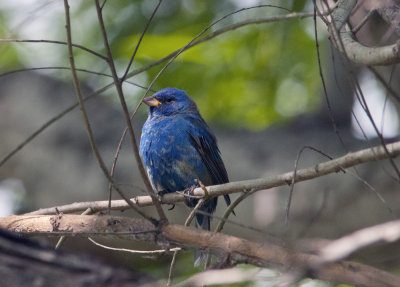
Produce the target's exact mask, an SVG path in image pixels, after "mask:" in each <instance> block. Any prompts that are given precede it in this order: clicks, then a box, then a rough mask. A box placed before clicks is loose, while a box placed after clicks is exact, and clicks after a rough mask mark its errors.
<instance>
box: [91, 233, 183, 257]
mask: <svg viewBox="0 0 400 287" xmlns="http://www.w3.org/2000/svg"><path fill="white" fill-rule="evenodd" d="M88 239H89V241H90V242H92V243H93V244H95V245H97V246H99V247H101V248H104V249H108V250H112V251H121V252H127V253H134V254H143V255H153V254H165V253H167V252H170V251H174V252H176V251H179V250H181V248H180V247H175V248H171V249H168V250H167V249H158V250H134V249H127V248H115V247H111V246H107V245H104V244H101V243H99V242H97V241H96V240H94V239H93V238H90V237H88Z"/></svg>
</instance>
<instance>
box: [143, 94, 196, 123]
mask: <svg viewBox="0 0 400 287" xmlns="http://www.w3.org/2000/svg"><path fill="white" fill-rule="evenodd" d="M143 102H144V103H145V104H146V105H148V106H149V107H150V116H151V117H153V116H171V115H175V114H178V113H191V112H194V113H196V112H198V110H197V106H196V103H195V102H194V101H193V100H192V99H191V98H190V97H189V96H188V95H187V94H186V92H185V91H183V90H179V89H177V88H166V89H162V90H159V91H158V92H157V93H155V94H154V95H153V96H152V97H147V98H144V99H143Z"/></svg>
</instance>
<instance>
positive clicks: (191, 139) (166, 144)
mask: <svg viewBox="0 0 400 287" xmlns="http://www.w3.org/2000/svg"><path fill="white" fill-rule="evenodd" d="M143 102H144V103H145V104H147V105H148V106H149V107H150V108H149V115H148V118H147V121H146V122H145V124H144V125H143V129H142V136H141V139H140V156H141V158H142V161H143V164H144V167H145V169H146V171H147V174H148V176H149V178H150V182H151V184H152V186H153V189H154V190H155V192H156V193H157V194H159V195H162V194H165V193H171V192H176V191H183V190H188V189H189V188H191V187H193V186H199V185H198V183H197V182H196V181H195V180H196V179H199V180H200V181H201V182H202V183H203V184H204V185H206V186H207V185H216V184H222V183H227V182H228V181H229V179H228V174H227V172H226V169H225V166H224V163H223V161H222V158H221V155H220V151H219V149H218V146H217V140H216V138H215V136H214V134H213V132H212V131H211V129H210V128H209V127H208V125H207V124H206V122H205V121H204V120H203V118H202V117H201V115H200V113H199V110H198V109H197V106H196V103H195V102H194V101H193V100H192V99H191V98H190V97H189V96H188V95H187V94H186V92H185V91H183V90H179V89H176V88H166V89H162V90H160V91H158V92H157V93H155V94H154V95H153V96H152V97H147V98H144V99H143ZM217 199H218V198H217V197H214V198H211V199H208V200H207V201H205V202H204V204H203V205H202V206H201V207H200V210H202V211H205V212H207V213H209V214H212V213H213V212H214V211H215V209H216V206H217ZM224 199H225V202H226V204H227V205H229V204H230V202H231V201H230V198H229V195H224ZM197 202H198V199H193V198H189V199H186V200H185V203H186V205H188V206H189V207H194V206H195V205H196V204H197ZM210 220H211V216H209V215H203V214H196V226H199V227H201V228H202V229H205V230H210ZM197 257H199V256H197ZM197 259H198V258H197ZM197 259H196V261H197ZM200 260H202V259H200ZM198 264H199V262H198V263H197V264H196V262H195V265H198Z"/></svg>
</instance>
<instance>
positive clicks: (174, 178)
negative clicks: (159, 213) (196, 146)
mask: <svg viewBox="0 0 400 287" xmlns="http://www.w3.org/2000/svg"><path fill="white" fill-rule="evenodd" d="M150 173H151V177H152V182H153V186H154V188H155V189H156V191H157V192H175V191H182V190H184V189H186V188H189V187H191V186H198V183H197V181H196V180H197V179H199V180H200V181H201V182H203V183H204V184H205V185H210V184H211V177H210V176H209V174H208V171H207V169H206V167H205V166H204V164H203V162H202V161H201V159H198V156H196V155H190V154H188V153H186V154H179V156H177V155H176V154H175V153H172V154H169V153H168V152H166V153H164V154H163V155H162V156H159V155H155V156H154V157H152V168H151V171H150Z"/></svg>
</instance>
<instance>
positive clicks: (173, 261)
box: [167, 199, 204, 286]
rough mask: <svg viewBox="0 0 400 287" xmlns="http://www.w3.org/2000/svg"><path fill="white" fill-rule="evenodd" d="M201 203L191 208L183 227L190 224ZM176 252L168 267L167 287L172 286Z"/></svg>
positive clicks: (202, 201)
mask: <svg viewBox="0 0 400 287" xmlns="http://www.w3.org/2000/svg"><path fill="white" fill-rule="evenodd" d="M203 203H204V199H200V200H199V201H198V202H197V204H196V206H195V207H194V208H193V210H192V211H191V212H190V214H189V216H188V217H187V218H186V221H185V224H184V225H185V226H189V225H190V223H191V222H192V220H193V218H194V216H195V214H196V212H197V210H198V209H199V208H200V207H201V206H202V205H203ZM178 251H179V250H177V251H175V252H174V254H173V256H172V260H171V264H170V266H169V272H168V282H167V286H171V284H172V280H173V276H174V274H173V272H174V267H175V263H176V257H177V256H178Z"/></svg>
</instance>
